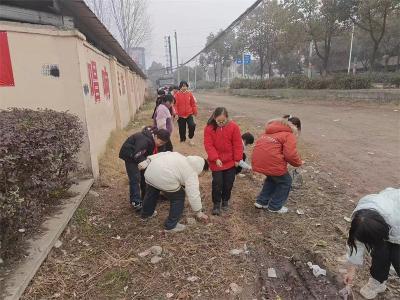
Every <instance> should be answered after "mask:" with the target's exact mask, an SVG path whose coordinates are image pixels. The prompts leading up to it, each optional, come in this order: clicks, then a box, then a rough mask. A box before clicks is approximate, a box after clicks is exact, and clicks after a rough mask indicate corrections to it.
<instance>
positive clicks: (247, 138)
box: [242, 132, 254, 145]
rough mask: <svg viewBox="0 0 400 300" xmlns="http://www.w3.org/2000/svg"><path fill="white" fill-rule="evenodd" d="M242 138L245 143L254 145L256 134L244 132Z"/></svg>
mask: <svg viewBox="0 0 400 300" xmlns="http://www.w3.org/2000/svg"><path fill="white" fill-rule="evenodd" d="M242 140H243V141H244V143H245V145H252V144H253V143H254V136H253V135H252V134H251V133H250V132H246V133H243V135H242Z"/></svg>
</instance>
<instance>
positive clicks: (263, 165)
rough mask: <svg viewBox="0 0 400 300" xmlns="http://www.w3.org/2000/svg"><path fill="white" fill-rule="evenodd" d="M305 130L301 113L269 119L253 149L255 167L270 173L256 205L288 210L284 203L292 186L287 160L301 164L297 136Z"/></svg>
mask: <svg viewBox="0 0 400 300" xmlns="http://www.w3.org/2000/svg"><path fill="white" fill-rule="evenodd" d="M300 131H301V121H300V119H299V118H297V117H292V116H288V115H286V116H284V117H283V118H280V119H275V120H271V121H269V122H268V123H267V126H266V130H265V133H264V134H263V135H262V136H261V137H260V138H259V139H258V140H257V142H256V145H255V147H254V150H253V157H252V167H253V171H255V172H257V173H261V174H264V175H266V176H267V178H266V179H265V182H264V186H263V188H262V190H261V192H260V194H259V195H258V197H257V201H256V202H255V203H254V206H255V207H256V208H260V209H268V210H269V211H271V212H277V213H286V212H288V209H287V207H285V206H284V204H285V202H286V201H287V199H288V196H289V191H290V188H291V186H292V177H291V176H290V175H289V173H288V168H287V164H288V163H289V164H291V165H292V166H293V167H300V166H301V165H302V164H303V163H304V162H303V161H302V160H301V158H300V156H299V154H298V152H297V148H296V142H297V141H296V140H297V136H298V134H299V132H300Z"/></svg>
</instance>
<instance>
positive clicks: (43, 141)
mask: <svg viewBox="0 0 400 300" xmlns="http://www.w3.org/2000/svg"><path fill="white" fill-rule="evenodd" d="M82 139H83V130H82V126H81V123H80V121H79V119H78V117H76V116H74V115H71V114H69V113H67V112H56V111H53V110H38V111H34V110H30V109H17V108H13V109H9V110H0V242H1V245H2V247H1V249H0V251H1V252H0V255H1V254H6V256H7V246H8V245H10V244H12V243H13V242H15V241H16V240H17V237H18V232H17V230H18V228H27V227H29V224H31V223H32V222H33V221H37V219H39V218H40V217H41V216H42V214H43V209H44V208H45V207H46V206H47V205H49V204H51V200H52V199H53V198H52V197H53V196H54V195H57V194H60V193H62V191H64V190H65V189H67V188H68V186H69V184H70V180H69V176H68V175H69V174H70V172H73V171H75V170H77V168H78V163H77V160H76V154H77V153H78V152H79V149H80V146H81V143H82ZM16 233H17V234H16ZM4 246H6V247H4Z"/></svg>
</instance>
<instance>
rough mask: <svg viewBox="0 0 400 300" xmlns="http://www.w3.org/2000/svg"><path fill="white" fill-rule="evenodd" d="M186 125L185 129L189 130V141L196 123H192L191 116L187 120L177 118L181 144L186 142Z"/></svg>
mask: <svg viewBox="0 0 400 300" xmlns="http://www.w3.org/2000/svg"><path fill="white" fill-rule="evenodd" d="M186 124H187V127H188V128H189V139H192V138H193V137H194V131H195V129H196V123H195V122H194V118H193V116H189V117H187V118H181V117H179V119H178V126H179V137H180V139H181V142H184V141H186Z"/></svg>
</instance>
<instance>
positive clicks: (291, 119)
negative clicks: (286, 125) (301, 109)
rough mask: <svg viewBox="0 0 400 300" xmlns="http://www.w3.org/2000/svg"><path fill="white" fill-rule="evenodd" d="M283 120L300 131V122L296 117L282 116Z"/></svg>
mask: <svg viewBox="0 0 400 300" xmlns="http://www.w3.org/2000/svg"><path fill="white" fill-rule="evenodd" d="M283 118H284V119H287V120H288V121H289V122H290V123H292V124H293V125H294V126H296V127H297V129H298V130H300V131H301V121H300V119H299V118H298V117H294V116H292V115H284V116H283Z"/></svg>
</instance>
